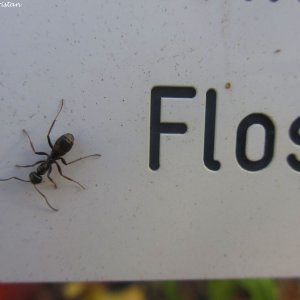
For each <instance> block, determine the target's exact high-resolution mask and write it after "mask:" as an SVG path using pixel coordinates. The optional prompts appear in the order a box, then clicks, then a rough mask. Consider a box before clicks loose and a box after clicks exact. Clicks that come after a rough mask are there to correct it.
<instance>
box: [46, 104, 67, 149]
mask: <svg viewBox="0 0 300 300" xmlns="http://www.w3.org/2000/svg"><path fill="white" fill-rule="evenodd" d="M63 105H64V99H61V106H60V109H59V111H58V113H57V115H56V117H55V118H54V120H53V122H52V124H51V126H50V128H49V131H48V135H47V140H48V144H49V146H50V148H51V149H52V148H53V145H52V142H51V139H50V132H51V130H52V128H53V126H54V124H55V122H56V119H57V117H58V115H59V114H60V112H61V110H62V107H63Z"/></svg>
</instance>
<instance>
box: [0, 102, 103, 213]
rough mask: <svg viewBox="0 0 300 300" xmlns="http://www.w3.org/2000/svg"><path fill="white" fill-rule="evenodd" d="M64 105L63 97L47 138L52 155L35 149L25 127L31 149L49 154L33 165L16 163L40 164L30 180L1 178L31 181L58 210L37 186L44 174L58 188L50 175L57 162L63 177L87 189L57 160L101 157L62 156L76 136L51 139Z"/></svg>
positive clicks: (30, 176) (40, 153) (69, 148)
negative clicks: (68, 173)
mask: <svg viewBox="0 0 300 300" xmlns="http://www.w3.org/2000/svg"><path fill="white" fill-rule="evenodd" d="M63 105H64V100H63V99H62V100H61V106H60V109H59V111H58V113H57V115H56V117H55V119H54V120H53V122H52V124H51V126H50V129H49V131H48V135H47V139H48V144H49V146H50V148H51V153H50V155H49V154H48V153H46V152H37V151H35V149H34V146H33V143H32V141H31V139H30V136H29V134H28V133H27V131H26V130H25V129H23V132H24V133H25V134H26V135H27V137H28V139H29V143H30V146H31V149H32V150H33V152H34V153H35V154H37V155H45V156H47V159H45V160H39V161H37V162H36V163H34V164H32V165H25V166H20V165H16V167H19V168H28V167H34V166H36V165H39V166H38V167H37V170H36V172H31V173H30V174H29V180H24V179H21V178H18V177H10V178H6V179H0V181H7V180H10V179H17V180H20V181H24V182H31V183H32V184H33V186H34V188H35V189H36V190H37V191H38V192H39V194H40V195H41V196H42V197H43V198H44V199H45V200H46V203H47V204H48V206H49V207H50V208H51V209H52V210H54V211H58V209H56V208H54V207H53V206H52V205H51V204H50V203H49V202H48V199H47V197H46V196H45V195H44V194H43V193H42V192H41V191H40V190H39V189H38V188H37V187H36V185H37V184H39V183H41V182H42V180H43V178H42V176H43V175H45V174H46V173H47V177H48V179H49V180H50V181H51V182H52V183H53V185H54V188H57V185H56V183H55V182H54V180H53V179H52V178H51V177H50V174H51V172H52V165H53V164H55V165H56V167H57V169H58V172H59V174H60V175H61V176H62V177H64V178H66V179H67V180H70V181H73V182H75V183H76V184H78V185H79V186H80V187H81V188H83V189H85V187H84V186H83V185H82V184H80V183H79V182H77V181H76V180H74V179H72V178H69V177H67V176H65V175H63V173H62V170H61V167H60V165H59V164H58V162H57V160H61V161H62V163H63V164H64V165H70V164H72V163H74V162H77V161H79V160H82V159H84V158H87V157H91V156H96V157H100V156H101V155H100V154H91V155H87V156H84V157H80V158H77V159H75V160H72V161H70V162H66V161H65V159H64V158H62V156H64V155H65V154H66V153H67V152H69V151H70V150H71V149H72V146H73V144H74V136H73V134H71V133H65V134H64V135H62V136H61V137H59V138H58V139H57V140H56V142H55V144H54V145H53V144H52V142H51V139H50V133H51V130H52V128H53V126H54V124H55V122H56V119H57V117H58V115H59V114H60V112H61V110H62V107H63Z"/></svg>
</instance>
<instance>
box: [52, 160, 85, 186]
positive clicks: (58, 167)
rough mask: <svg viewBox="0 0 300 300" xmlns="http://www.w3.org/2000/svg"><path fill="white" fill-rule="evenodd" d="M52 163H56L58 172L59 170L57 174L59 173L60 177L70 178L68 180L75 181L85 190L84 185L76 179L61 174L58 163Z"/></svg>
mask: <svg viewBox="0 0 300 300" xmlns="http://www.w3.org/2000/svg"><path fill="white" fill-rule="evenodd" d="M54 163H55V164H56V166H57V169H58V172H59V174H60V175H61V176H62V177H64V178H66V179H67V180H70V181H73V182H75V183H76V184H78V185H79V186H80V187H81V188H83V189H84V190H85V187H84V186H83V185H82V184H80V183H79V182H77V181H76V180H74V179H72V178H70V177H67V176H65V175H63V173H62V171H61V167H60V165H59V164H58V163H57V162H56V161H55V162H54Z"/></svg>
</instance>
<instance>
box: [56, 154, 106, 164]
mask: <svg viewBox="0 0 300 300" xmlns="http://www.w3.org/2000/svg"><path fill="white" fill-rule="evenodd" d="M92 156H95V157H100V156H101V154H91V155H87V156H83V157H80V158H77V159H75V160H72V161H70V162H66V161H65V159H64V158H62V157H60V158H59V159H60V160H61V161H62V163H63V164H64V165H70V164H72V163H74V162H77V161H79V160H82V159H85V158H88V157H92Z"/></svg>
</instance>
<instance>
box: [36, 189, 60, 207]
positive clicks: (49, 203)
mask: <svg viewBox="0 0 300 300" xmlns="http://www.w3.org/2000/svg"><path fill="white" fill-rule="evenodd" d="M33 186H34V188H35V189H36V190H37V192H38V193H39V194H40V195H41V196H42V197H43V198H44V199H45V201H46V203H47V205H48V206H49V207H50V208H51V209H52V210H54V211H58V209H57V208H54V207H53V206H52V205H51V204H50V203H49V202H48V199H47V197H46V196H45V195H44V194H43V193H42V192H41V191H40V190H39V189H38V188H37V187H36V185H35V184H34V185H33Z"/></svg>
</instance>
